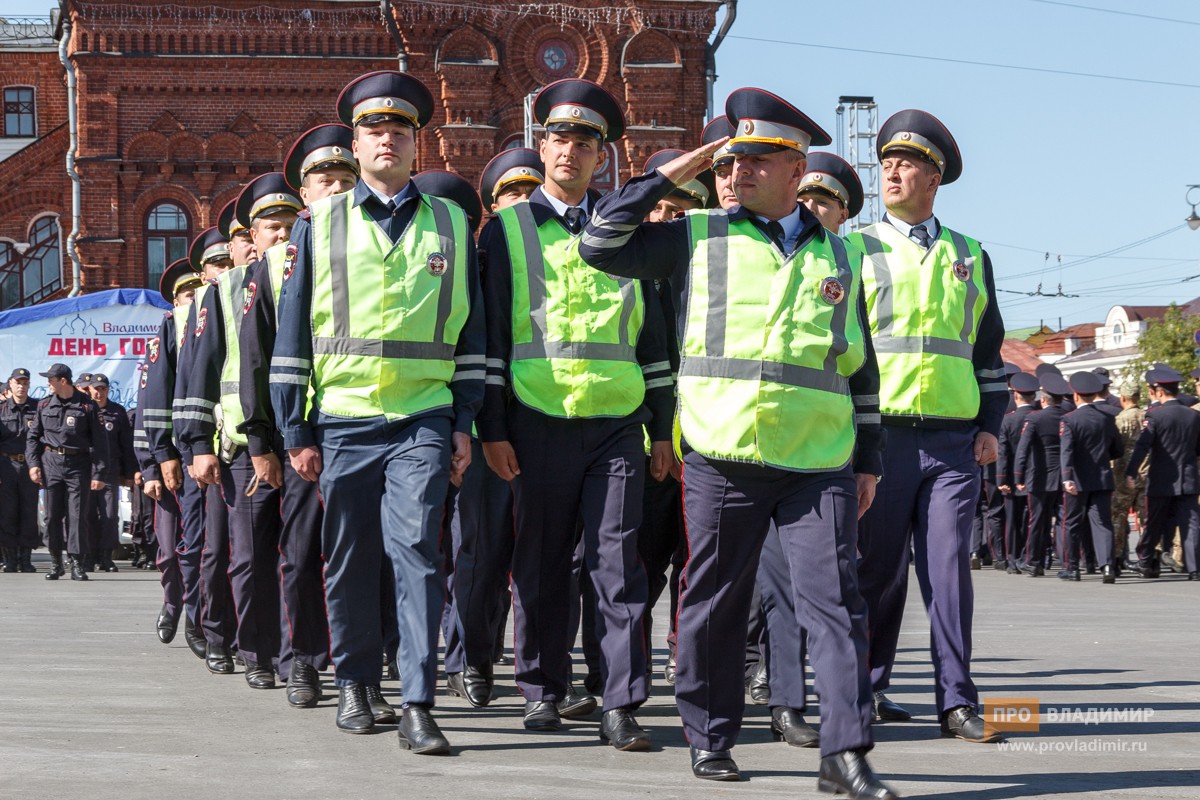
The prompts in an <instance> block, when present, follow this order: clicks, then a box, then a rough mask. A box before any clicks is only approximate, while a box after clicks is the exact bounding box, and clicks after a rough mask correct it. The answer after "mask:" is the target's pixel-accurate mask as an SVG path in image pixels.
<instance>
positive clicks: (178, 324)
mask: <svg viewBox="0 0 1200 800" xmlns="http://www.w3.org/2000/svg"><path fill="white" fill-rule="evenodd" d="M197 291H199V290H197ZM190 312H191V309H190V308H182V307H180V308H176V309H175V313H174V314H172V315H171V319H173V320H175V354H176V355H175V357H176V358H178V357H179V348H181V347H183V337H184V334H185V333H187V315H188V314H189V313H190Z"/></svg>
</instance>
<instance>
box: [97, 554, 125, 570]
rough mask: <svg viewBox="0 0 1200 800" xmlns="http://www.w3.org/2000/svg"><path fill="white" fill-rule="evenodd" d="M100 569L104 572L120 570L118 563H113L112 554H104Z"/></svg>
mask: <svg viewBox="0 0 1200 800" xmlns="http://www.w3.org/2000/svg"><path fill="white" fill-rule="evenodd" d="M100 569H101V570H102V571H104V572H119V571H120V570H118V569H117V565H116V564H114V563H113V560H112V556H104V557H103V558H102V559H100Z"/></svg>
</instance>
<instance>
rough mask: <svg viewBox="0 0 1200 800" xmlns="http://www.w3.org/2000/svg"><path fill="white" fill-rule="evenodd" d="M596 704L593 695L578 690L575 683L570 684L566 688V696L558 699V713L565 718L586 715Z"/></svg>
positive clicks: (594, 708) (593, 709)
mask: <svg viewBox="0 0 1200 800" xmlns="http://www.w3.org/2000/svg"><path fill="white" fill-rule="evenodd" d="M597 705H599V704H598V703H597V702H596V698H595V697H593V696H592V695H590V694H585V693H584V692H581V691H579V690H578V689H576V688H575V684H571V685H570V686H569V687H568V688H567V696H566V697H564V698H563V699H562V700H559V701H558V715H559V716H560V717H565V718H567V719H575V718H576V717H586V716H587V715H588V714H590V713H592V712H593V711H595V710H596V706H597Z"/></svg>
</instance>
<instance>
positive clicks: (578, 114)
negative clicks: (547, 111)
mask: <svg viewBox="0 0 1200 800" xmlns="http://www.w3.org/2000/svg"><path fill="white" fill-rule="evenodd" d="M571 116H572V117H574V118H575V119H579V118H580V117H581V116H583V112H582V111H580V110H579V109H578V108H572V109H571Z"/></svg>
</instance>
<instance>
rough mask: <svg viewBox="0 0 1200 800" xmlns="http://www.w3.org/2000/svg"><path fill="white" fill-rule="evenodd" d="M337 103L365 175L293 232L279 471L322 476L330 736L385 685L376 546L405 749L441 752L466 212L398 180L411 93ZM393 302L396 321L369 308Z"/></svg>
mask: <svg viewBox="0 0 1200 800" xmlns="http://www.w3.org/2000/svg"><path fill="white" fill-rule="evenodd" d="M337 108H338V116H339V117H340V118H341V120H342V122H344V123H346V124H347V125H350V126H351V127H353V128H354V141H353V144H354V155H355V157H356V159H357V161H358V163H359V167H360V170H361V179H360V181H359V182H358V184H357V185H356V186H355V188H354V190H353V191H352V192H350V193H346V194H337V195H333V196H331V197H327V198H324V199H322V200H319V201H316V202H314V203H313V204H312V205H311V206H310V208H309V211H310V214H311V219H308V220H300V221H299V222H297V223H296V227H295V229H294V230H293V236H292V239H291V241H290V242H289V244H288V252H287V258H286V262H285V266H284V270H283V279H284V285H283V290H282V292H281V294H280V305H279V333H278V336H277V338H276V340H275V348H274V352H273V354H272V358H271V368H270V388H271V400H272V404H273V405H274V407H275V415H276V419H277V421H278V424H279V428H280V431H281V433H282V434H283V441H284V445H285V446H286V447H287V449H288V457H289V458H290V460H291V462H292V466H293V467H294V468H295V469H296V471H297V472H298V473H299V474H300V475H301V477H303V478H305V479H307V480H318V479H319V481H320V485H321V496H322V497H323V498H324V500H325V518H324V524H323V531H322V540H323V544H324V546H323V552H324V555H325V560H326V567H325V591H326V601H327V607H328V610H329V622H330V633H331V644H332V651H333V660H334V666H335V669H336V675H337V683H338V687H339V690H340V697H339V702H338V718H337V723H338V727H339V728H341V729H343V730H346V731H349V732H354V733H361V732H365V731H369V730H370V729H371V728H372V727H373V726H374V720H373V718H372V715H371V711H370V708H369V706H368V703H367V697H366V686H368V685H371V686H376V687H377V686H378V685H379V682H380V678H381V668H382V664H381V660H380V657H379V654H380V652H381V651H382V637H381V620H380V613H379V596H380V584H379V581H380V567H379V564H380V560H381V558H382V557H383V555H384V553H385V552H386V554H387V556H388V558H389V559H390V560H391V562H392V567H393V570H394V572H395V580H396V609H397V616H398V617H399V620H400V651H399V666H400V675H401V678H402V679H403V681H404V699H405V703H404V709H403V712H402V715H401V719H400V724H399V728H398V733H399V739H400V745H401V747H403V748H406V749H411V750H412V751H413V752H415V753H419V754H434V753H446V752H448V750H449V743H448V742H447V741H446V738H445V737H444V736H443V735H442V733H441V731H440V730H439V729H438V726H437V723H436V722H435V721H434V719H433V716H432V714H431V713H430V709H431V708H432V706H433V703H434V693H435V687H436V675H437V662H436V651H437V635H438V622H439V618H440V616H441V612H442V604H443V594H444V591H445V590H444V585H443V584H442V577H441V575H440V574H439V573H440V568H441V556H440V553H439V547H438V546H439V542H438V540H439V534H440V523H441V517H442V508H443V504H444V502H445V498H446V491H447V488H448V486H449V481H450V480H451V479H452V478H453V479H455V480H458V479H460V478H461V476H462V474H463V472H464V470H465V469H466V468H467V466H468V465H469V464H470V459H471V435H470V431H471V424H472V420H473V419H474V417H475V414H476V412H477V410H478V407H479V403H480V401H481V399H482V393H483V377H484V374H483V364H484V352H483V351H484V342H483V318H482V316H481V314H482V308H481V303H480V302H479V291H478V279H477V275H476V270H475V269H474V255H475V254H474V242H473V241H472V239H471V236H470V231H469V229H468V222H467V217H466V214H465V213H464V212H463V211H462V209H461V208H458V207H457V206H456V205H454V204H452V203H448V202H446V201H444V200H441V199H439V198H436V197H431V196H429V195H425V194H422V193H421V192H420V191H418V190H417V189H416V187H415V186H414V185H413V183H412V181H411V180H410V165H411V163H412V159H413V156H414V152H415V135H416V131H417V130H418V129H419V128H421V127H424V126H425V124H426V123H428V122H429V120H430V118H431V117H432V115H433V97H432V95H430V93H429V90H428V89H427V88H426V87H425V86H424V84H422V83H421V82H420V81H418V80H417V79H416V78H413V77H412V76H410V75H407V74H404V73H400V72H392V71H382V72H374V73H369V74H367V75H364V76H361V77H359V78H356V79H355V80H354V81H352V82H351V83H350V84H349V85H348V86H347V87H346V88H345V89H344V90H343V91H342V94H341V95H340V96H339V98H338V103H337ZM385 293H386V294H385ZM385 298H386V302H385ZM393 302H394V303H403V305H404V307H405V308H407V309H409V313H407V314H403V315H400V314H393V313H390V312H389V313H386V314H385V313H382V311H381V309H382V310H386V309H388V308H389V307H390V305H391V303H393ZM310 385H311V386H312V387H313V390H314V397H313V402H312V405H313V408H312V410H311V411H309V409H308V401H307V392H308V387H309V386H310ZM385 497H386V502H385Z"/></svg>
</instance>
